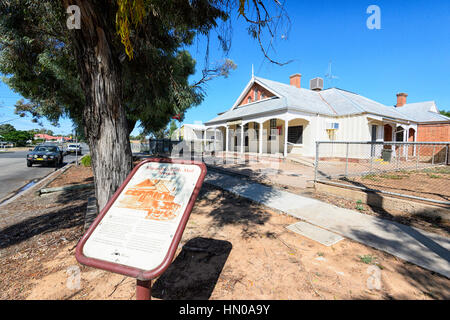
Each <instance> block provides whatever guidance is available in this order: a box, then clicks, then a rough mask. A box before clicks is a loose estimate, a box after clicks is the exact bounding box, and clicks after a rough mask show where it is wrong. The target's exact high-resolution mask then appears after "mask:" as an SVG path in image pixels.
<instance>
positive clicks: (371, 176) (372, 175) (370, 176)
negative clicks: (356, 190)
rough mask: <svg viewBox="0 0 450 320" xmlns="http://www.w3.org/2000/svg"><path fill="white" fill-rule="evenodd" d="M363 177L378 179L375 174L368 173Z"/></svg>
mask: <svg viewBox="0 0 450 320" xmlns="http://www.w3.org/2000/svg"><path fill="white" fill-rule="evenodd" d="M362 178H363V179H367V180H373V181H377V176H376V175H374V174H368V175H365V176H363V177H362Z"/></svg>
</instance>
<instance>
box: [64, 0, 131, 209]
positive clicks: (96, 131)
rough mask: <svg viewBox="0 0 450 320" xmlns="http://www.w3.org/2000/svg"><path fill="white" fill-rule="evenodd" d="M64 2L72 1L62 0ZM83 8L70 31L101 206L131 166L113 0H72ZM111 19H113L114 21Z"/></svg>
mask: <svg viewBox="0 0 450 320" xmlns="http://www.w3.org/2000/svg"><path fill="white" fill-rule="evenodd" d="M63 4H64V6H65V7H67V6H68V5H69V3H68V1H67V0H63ZM70 4H75V5H78V6H79V7H80V12H81V29H79V30H70V36H71V37H72V45H73V47H74V49H75V52H74V54H75V55H76V60H77V63H78V69H79V73H80V77H81V82H82V87H83V90H84V93H85V97H86V105H85V106H84V111H83V121H84V129H85V135H86V138H87V139H88V142H89V148H90V150H91V157H92V168H93V173H94V183H95V194H96V197H97V205H98V208H99V210H101V209H102V208H103V207H104V206H105V205H106V203H107V202H108V200H109V199H110V198H111V196H112V195H113V194H114V192H115V191H116V190H117V188H118V187H119V186H120V184H121V183H122V182H123V181H124V180H125V178H126V177H127V175H128V173H129V172H130V170H131V168H132V153H131V147H130V140H129V130H128V123H127V119H126V113H125V110H124V107H123V105H122V90H121V81H122V79H121V70H120V69H121V64H120V61H119V58H118V56H119V48H120V46H119V44H120V41H119V42H118V40H117V37H116V35H115V20H114V14H113V13H112V10H113V8H111V2H110V1H94V0H91V1H89V0H77V1H71V2H70ZM111 20H112V21H111Z"/></svg>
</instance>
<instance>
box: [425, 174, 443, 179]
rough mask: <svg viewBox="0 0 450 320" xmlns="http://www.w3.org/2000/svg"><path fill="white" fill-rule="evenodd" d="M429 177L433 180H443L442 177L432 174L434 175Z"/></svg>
mask: <svg viewBox="0 0 450 320" xmlns="http://www.w3.org/2000/svg"><path fill="white" fill-rule="evenodd" d="M427 175H428V177H429V178H431V179H441V178H442V177H441V176H437V175H435V174H432V173H428V174H427Z"/></svg>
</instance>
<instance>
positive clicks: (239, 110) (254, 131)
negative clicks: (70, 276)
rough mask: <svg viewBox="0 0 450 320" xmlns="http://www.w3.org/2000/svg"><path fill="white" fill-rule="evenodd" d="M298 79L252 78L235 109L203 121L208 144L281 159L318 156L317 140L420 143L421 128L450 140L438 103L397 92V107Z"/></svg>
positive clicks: (449, 125)
mask: <svg viewBox="0 0 450 320" xmlns="http://www.w3.org/2000/svg"><path fill="white" fill-rule="evenodd" d="M300 80H301V75H300V74H295V75H293V76H291V77H290V84H284V83H280V82H276V81H272V80H267V79H263V78H259V77H252V78H251V80H250V82H249V83H248V84H247V86H246V87H245V89H244V90H243V91H242V93H241V94H240V96H239V97H238V99H237V100H236V102H235V103H234V105H233V106H232V108H231V109H229V110H228V111H225V112H223V113H220V114H219V115H218V116H217V117H215V118H214V119H211V120H209V121H207V122H206V123H205V132H206V134H205V135H204V139H205V141H216V143H214V144H213V145H214V148H215V149H216V150H217V151H230V152H239V153H250V154H260V155H261V154H276V155H278V156H280V157H288V156H289V155H299V156H304V157H314V156H315V149H316V141H333V140H334V141H410V142H411V141H425V140H418V133H419V136H420V130H421V126H423V128H424V129H423V130H424V132H425V130H426V128H427V126H432V127H433V128H434V127H436V128H438V129H439V130H440V131H439V132H441V133H442V132H444V133H445V134H444V135H446V136H445V137H441V138H440V140H439V139H436V140H434V141H450V137H449V135H450V130H449V128H450V118H448V117H445V116H443V115H441V114H440V113H439V110H438V108H437V107H436V104H435V103H434V102H423V103H413V104H407V103H406V97H407V94H405V93H399V94H398V95H397V105H396V106H386V105H383V104H381V103H378V102H376V101H373V100H370V99H368V98H365V97H363V96H361V95H358V94H356V93H352V92H349V91H345V90H341V89H337V88H330V89H326V90H323V80H322V79H321V78H316V79H313V80H311V82H310V89H305V88H301V86H300ZM433 132H435V131H433ZM419 138H420V137H419ZM426 141H430V138H427V140H426ZM369 148H370V147H369ZM353 152H356V153H358V151H353ZM359 152H361V156H363V154H366V153H367V150H361V151H359ZM341 156H342V155H341ZM351 156H354V157H358V154H354V155H351Z"/></svg>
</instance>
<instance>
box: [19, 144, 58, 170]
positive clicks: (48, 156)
mask: <svg viewBox="0 0 450 320" xmlns="http://www.w3.org/2000/svg"><path fill="white" fill-rule="evenodd" d="M30 151H31V152H29V153H28V154H27V167H31V166H32V165H33V164H34V163H43V164H47V165H49V164H52V165H53V166H55V167H56V166H57V165H58V164H62V163H63V160H64V156H63V151H62V150H61V149H60V148H59V147H57V146H53V145H40V146H37V147H35V148H34V149H30Z"/></svg>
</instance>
